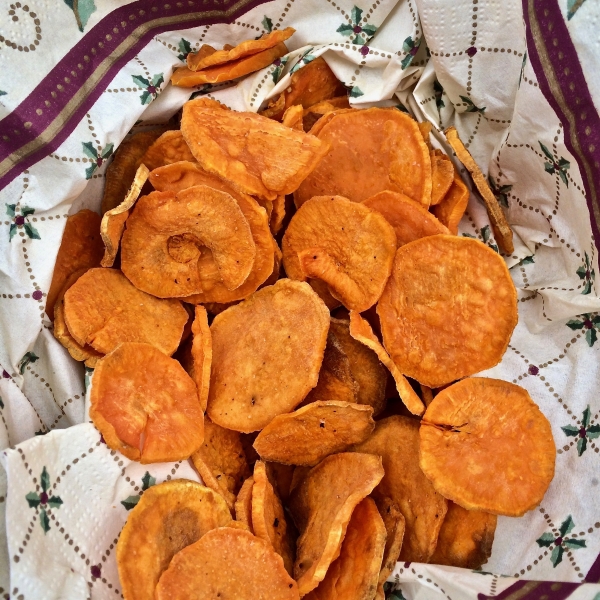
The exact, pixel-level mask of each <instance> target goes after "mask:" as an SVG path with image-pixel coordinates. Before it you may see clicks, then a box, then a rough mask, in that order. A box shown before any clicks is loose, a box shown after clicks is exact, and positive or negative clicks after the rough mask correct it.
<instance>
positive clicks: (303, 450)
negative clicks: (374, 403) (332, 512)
mask: <svg viewBox="0 0 600 600" xmlns="http://www.w3.org/2000/svg"><path fill="white" fill-rule="evenodd" d="M372 414H373V409H372V408H371V407H370V406H365V405H362V404H350V403H349V402H337V401H334V400H331V401H329V402H312V403H311V404H307V405H306V406H303V407H302V408H300V409H298V410H297V411H296V412H293V413H288V414H285V415H278V416H277V417H275V418H274V419H273V420H272V421H271V422H270V423H269V424H268V425H267V426H266V427H265V428H264V429H263V430H262V431H261V432H260V433H259V434H258V437H257V438H256V440H255V442H254V448H255V450H256V451H257V452H258V454H259V455H260V457H261V458H262V459H263V460H270V461H274V462H280V463H284V464H288V465H307V466H313V465H316V464H317V463H318V462H320V461H321V460H322V459H324V458H325V457H326V456H329V455H330V454H334V453H336V452H343V451H344V450H347V449H348V448H349V447H350V446H352V445H353V444H359V443H360V442H362V441H363V440H365V439H366V438H367V437H369V435H370V433H371V432H372V431H373V429H374V427H375V422H374V421H373V419H372Z"/></svg>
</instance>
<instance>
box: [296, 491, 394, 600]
mask: <svg viewBox="0 0 600 600" xmlns="http://www.w3.org/2000/svg"><path fill="white" fill-rule="evenodd" d="M385 539H386V531H385V526H384V524H383V521H382V519H381V516H380V515H379V511H378V510H377V506H375V502H373V500H372V499H371V498H365V499H364V500H362V501H361V502H360V503H359V504H358V505H357V506H356V508H355V509H354V512H353V513H352V517H351V518H350V522H349V523H348V528H347V529H346V536H345V537H344V541H343V542H342V547H341V549H340V555H339V556H338V557H337V558H336V559H335V560H334V561H333V562H332V563H331V565H330V567H329V569H328V570H327V574H326V575H325V579H323V581H321V583H319V586H318V587H317V588H316V589H314V590H313V591H312V592H310V593H309V594H308V595H307V596H305V598H306V600H348V599H350V598H351V599H352V600H373V597H374V595H375V592H376V591H377V585H378V578H379V571H380V569H381V560H382V557H383V551H384V547H385Z"/></svg>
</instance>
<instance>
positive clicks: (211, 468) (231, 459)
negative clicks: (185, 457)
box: [192, 418, 250, 511]
mask: <svg viewBox="0 0 600 600" xmlns="http://www.w3.org/2000/svg"><path fill="white" fill-rule="evenodd" d="M192 462H193V463H194V466H195V467H196V469H197V470H198V473H200V477H202V481H204V485H206V486H208V487H209V488H210V489H211V490H215V492H217V493H219V494H221V496H223V498H225V502H227V506H228V507H229V509H230V510H232V511H233V509H234V506H235V500H236V497H237V493H238V492H239V491H240V488H241V487H242V484H243V483H244V480H245V479H246V477H248V476H249V475H250V469H249V468H248V461H247V460H246V455H245V454H244V448H243V447H242V442H241V441H240V434H239V433H238V432H237V431H231V430H230V429H223V427H219V426H218V425H217V424H215V423H213V422H212V421H211V420H210V419H208V418H207V419H205V420H204V442H203V444H202V446H200V448H199V449H198V450H197V451H196V452H194V454H192Z"/></svg>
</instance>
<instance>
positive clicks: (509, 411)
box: [420, 377, 556, 517]
mask: <svg viewBox="0 0 600 600" xmlns="http://www.w3.org/2000/svg"><path fill="white" fill-rule="evenodd" d="M420 438H421V448H420V465H421V469H423V472H424V473H425V475H426V476H427V477H428V479H429V480H430V481H431V482H432V484H433V486H434V487H435V489H436V490H437V491H438V492H439V493H440V494H442V495H443V496H444V497H446V498H448V499H450V500H452V501H453V502H456V503H457V504H459V505H460V506H462V507H463V508H466V509H467V510H483V511H485V512H489V513H492V514H496V515H506V516H509V517H520V516H521V515H523V514H525V513H526V512H527V511H528V510H531V509H532V508H535V507H536V506H537V505H538V504H539V503H540V502H541V501H542V498H543V497H544V494H545V493H546V490H547V489H548V486H549V485H550V482H551V481H552V478H553V477H554V462H555V458H556V447H555V445H554V439H553V438H552V429H551V427H550V423H549V422H548V419H546V417H545V416H544V415H543V413H542V412H541V411H540V409H539V408H538V407H537V405H536V404H535V403H534V402H533V400H532V399H531V398H530V396H529V394H528V393H527V391H526V390H524V389H523V388H522V387H519V386H518V385H514V384H512V383H508V382H507V381H501V380H499V379H486V378H483V377H472V378H470V379H465V380H463V381H459V382H458V383H455V384H454V385H451V386H449V387H448V388H446V389H445V390H442V391H441V392H440V393H439V394H438V395H437V396H436V397H435V398H434V399H433V402H432V403H431V404H430V405H429V407H428V408H427V411H426V412H425V415H423V421H422V423H421V430H420Z"/></svg>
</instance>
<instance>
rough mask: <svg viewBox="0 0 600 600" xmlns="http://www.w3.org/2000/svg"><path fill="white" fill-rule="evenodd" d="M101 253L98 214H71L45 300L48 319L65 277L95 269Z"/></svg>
mask: <svg viewBox="0 0 600 600" xmlns="http://www.w3.org/2000/svg"><path fill="white" fill-rule="evenodd" d="M103 253H104V245H103V244H102V238H101V236H100V215H98V213H95V212H93V211H91V210H88V209H87V208H85V209H83V210H80V211H79V212H78V213H75V214H74V215H71V216H70V217H69V218H68V219H67V223H66V225H65V230H64V232H63V236H62V240H61V242H60V248H59V249H58V254H57V256H56V263H55V265H54V273H53V274H52V283H51V284H50V289H49V290H48V296H47V298H46V314H47V315H48V317H49V318H50V320H54V305H55V304H56V300H57V298H58V295H59V294H60V292H61V290H62V289H63V288H64V286H65V282H66V281H67V279H68V278H69V276H70V275H71V274H72V273H75V272H76V271H80V270H81V269H92V268H94V267H99V266H100V261H101V260H102V254H103Z"/></svg>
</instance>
